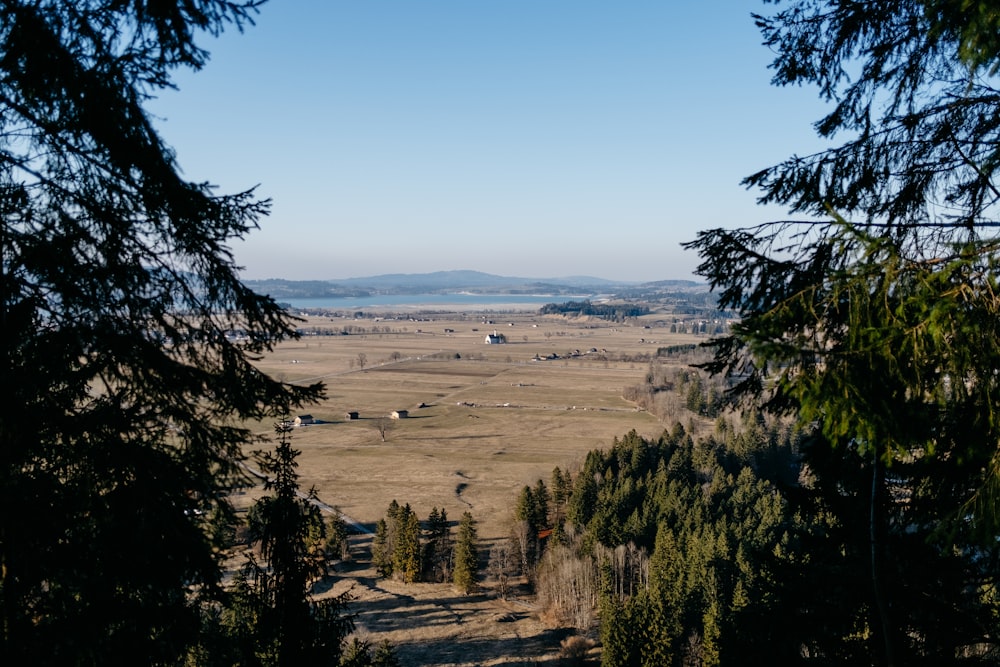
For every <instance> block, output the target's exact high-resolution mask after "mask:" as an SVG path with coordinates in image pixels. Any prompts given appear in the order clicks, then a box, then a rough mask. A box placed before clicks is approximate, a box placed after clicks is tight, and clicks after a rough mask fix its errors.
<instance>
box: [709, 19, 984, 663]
mask: <svg viewBox="0 0 1000 667" xmlns="http://www.w3.org/2000/svg"><path fill="white" fill-rule="evenodd" d="M995 14H996V12H995V11H994V9H993V8H992V6H991V5H989V3H975V2H971V3H964V2H963V3H960V2H952V1H951V0H923V1H916V0H914V1H904V0H899V1H894V2H888V3H841V2H832V1H830V2H814V1H812V0H807V1H806V0H803V1H799V2H792V3H789V4H788V6H786V7H785V8H783V9H781V10H780V11H776V12H775V13H773V14H772V15H771V16H762V17H758V24H759V26H760V27H761V28H762V30H763V34H764V38H765V41H766V43H767V44H768V45H769V46H770V47H771V48H773V49H774V51H775V54H776V56H775V61H774V64H773V65H774V71H775V82H776V83H778V84H782V85H783V84H790V83H798V84H801V83H807V84H815V85H817V86H818V88H819V90H820V92H821V94H822V95H823V96H824V97H825V98H826V99H827V100H829V101H831V102H832V103H833V107H832V111H831V112H830V113H829V115H827V116H826V117H825V118H823V119H821V120H820V121H819V123H817V125H816V127H817V129H818V130H819V132H820V134H822V135H823V136H824V137H827V138H829V139H833V138H834V136H835V135H836V134H837V133H840V135H842V136H847V137H848V139H847V140H845V141H843V142H841V143H839V144H835V145H833V147H831V148H829V149H827V150H824V151H821V152H819V153H817V154H815V155H812V156H809V157H806V158H800V157H793V158H791V159H789V160H788V161H786V162H784V163H781V164H779V165H776V166H774V167H771V168H768V169H764V170H762V171H760V172H758V173H757V174H754V175H752V176H750V177H749V178H748V179H747V181H746V183H747V184H748V185H750V186H754V187H759V188H761V190H762V195H761V201H762V202H765V203H777V204H783V205H786V206H788V207H790V208H791V209H792V210H793V211H795V212H802V213H806V214H809V215H811V216H813V219H809V220H804V221H798V222H795V221H780V222H775V223H773V224H770V225H762V226H757V227H753V228H749V229H736V230H734V229H727V230H721V229H716V230H709V231H706V232H702V233H701V234H700V235H699V237H698V239H697V240H696V241H694V242H693V243H691V244H690V247H693V248H695V249H696V250H698V251H699V253H700V254H701V256H702V260H703V261H702V264H701V265H700V267H699V272H700V273H701V274H702V275H704V276H705V277H706V278H708V280H709V282H710V284H711V285H712V287H713V288H714V289H715V290H717V291H718V292H719V295H720V303H719V305H720V307H721V308H724V309H732V310H734V311H736V312H737V313H738V314H739V317H740V321H739V323H738V324H735V325H734V326H733V327H732V333H731V335H729V336H726V337H723V338H721V339H719V340H717V341H715V342H714V343H713V345H714V348H715V358H714V360H713V361H712V362H711V363H710V364H708V366H707V367H708V368H709V369H710V370H712V371H715V372H728V373H731V374H732V375H734V376H736V377H738V378H739V384H738V385H737V386H736V390H735V393H736V394H738V395H740V396H742V397H743V398H744V399H746V400H748V401H753V402H755V403H757V404H758V405H763V406H766V407H767V408H769V409H770V410H772V411H774V412H778V413H784V414H791V415H794V416H795V417H796V418H797V419H798V420H799V423H800V424H802V425H803V426H804V427H805V428H807V431H808V432H807V437H808V440H807V442H808V444H807V445H806V446H803V448H802V454H803V456H804V457H805V460H806V462H807V463H808V465H809V468H810V470H811V471H812V472H813V474H814V475H815V477H814V481H815V483H814V484H812V485H810V486H809V487H807V488H806V489H805V490H806V491H807V494H808V498H803V509H808V510H810V511H813V512H818V513H826V514H829V515H830V516H831V517H832V519H831V520H832V523H833V524H834V526H835V532H833V533H831V535H830V537H831V543H830V544H829V545H828V546H827V548H828V549H831V550H833V552H834V553H840V554H843V555H844V560H843V561H842V562H841V563H839V564H838V565H839V568H840V569H841V570H842V571H845V572H847V573H858V572H863V573H864V576H865V577H866V578H867V583H866V585H864V586H862V587H860V588H858V587H857V586H855V585H853V584H852V585H849V586H845V587H844V588H843V593H844V594H843V595H841V596H839V597H838V594H837V593H836V592H834V591H830V592H831V593H832V594H833V596H834V597H833V598H832V599H833V600H836V601H837V604H836V609H835V610H830V609H823V610H822V613H823V614H831V613H832V614H833V616H834V617H836V616H837V615H839V618H838V619H837V620H836V621H835V622H831V623H830V626H829V628H830V630H831V631H833V632H837V633H842V634H840V635H839V636H837V637H829V636H828V637H826V638H825V639H823V640H822V641H823V643H824V645H825V646H827V647H829V646H830V645H831V644H836V645H838V646H840V647H844V650H845V651H846V650H848V649H846V647H849V646H851V647H853V646H857V645H858V644H859V642H858V639H857V638H858V637H859V636H863V637H865V641H864V642H860V645H861V647H860V649H859V650H857V651H855V652H853V653H851V657H852V659H853V660H857V661H864V662H877V663H880V664H889V665H891V664H902V663H914V662H918V661H927V662H928V663H945V662H953V661H955V660H958V658H957V657H956V656H965V657H966V659H968V660H969V661H972V662H974V661H976V660H981V659H982V658H983V656H984V655H985V654H986V653H987V652H988V651H990V650H995V647H996V639H995V637H996V625H995V621H991V620H989V619H995V618H996V614H997V612H998V604H997V602H996V601H995V600H992V599H988V598H984V597H983V596H982V595H981V594H980V593H979V591H981V590H983V589H984V587H991V586H992V585H993V583H992V582H993V575H992V573H990V572H988V571H987V570H985V569H984V568H983V567H982V563H983V562H986V561H990V560H991V559H995V558H996V557H997V556H998V554H997V539H996V538H997V535H998V534H1000V518H998V517H1000V514H998V513H997V511H996V508H997V507H998V506H1000V505H998V503H997V499H998V497H1000V449H998V447H997V442H998V441H1000V419H998V417H997V413H996V410H995V405H996V404H997V402H998V399H1000V377H998V375H997V373H996V371H995V369H996V367H997V365H998V363H1000V328H998V327H1000V325H998V323H1000V318H998V314H1000V299H998V298H997V296H996V295H997V290H996V283H997V276H998V271H997V267H998V261H1000V251H998V248H1000V243H998V241H1000V237H998V235H997V234H996V226H997V221H996V204H997V203H998V201H1000V197H998V194H997V192H998V188H997V184H996V177H997V173H998V169H1000V166H998V165H1000V161H998V159H997V146H998V145H1000V141H998V132H1000V129H998V125H997V124H996V123H995V122H994V119H995V118H996V116H997V110H998V109H1000V92H998V88H1000V87H998V85H997V71H998V70H997V65H998V63H1000V49H998V44H1000V42H998V40H997V38H996V33H995V30H994V28H995V24H996V21H995ZM848 72H850V73H852V74H855V76H848ZM816 216H819V217H820V219H818V220H817V219H816ZM928 574H931V576H928ZM829 581H830V580H829V578H821V579H819V580H817V581H816V582H814V584H813V586H814V587H820V588H821V587H824V586H825V585H826V584H827V583H828V582H829ZM845 581H852V580H851V579H845ZM946 581H951V582H957V581H964V582H965V584H964V585H957V586H951V585H950V584H946V583H945V582H946ZM864 589H867V591H868V595H860V596H855V595H854V591H856V590H864ZM817 597H819V596H817ZM937 600H947V601H948V602H947V603H944V604H941V605H939V604H938V603H937V602H936V601H937ZM932 601H935V602H932ZM804 604H806V605H807V607H806V609H808V611H809V613H813V614H816V615H819V614H820V613H821V610H820V609H817V607H819V606H820V605H809V604H808V603H807V602H806V603H804ZM945 609H947V610H948V611H947V612H946V611H945ZM859 612H860V618H859V616H858V614H859ZM859 627H860V628H864V629H865V630H864V632H862V633H861V634H860V635H859V633H858V628H859ZM827 651H831V649H829V648H828V649H827ZM827 654H828V655H832V654H833V653H832V652H831V653H827Z"/></svg>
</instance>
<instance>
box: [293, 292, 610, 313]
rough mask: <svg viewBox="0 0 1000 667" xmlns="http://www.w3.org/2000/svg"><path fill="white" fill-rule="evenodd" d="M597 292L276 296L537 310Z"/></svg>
mask: <svg viewBox="0 0 1000 667" xmlns="http://www.w3.org/2000/svg"><path fill="white" fill-rule="evenodd" d="M593 298H594V295H590V294H583V295H565V294H547V295H546V294H468V293H456V294H376V295H372V296H362V297H350V298H344V297H320V298H314V299H276V300H277V301H278V302H280V303H287V304H290V305H291V306H292V307H293V308H303V309H308V308H324V309H327V310H371V309H373V308H378V309H391V308H398V309H400V310H404V309H405V310H412V309H417V308H456V309H485V310H489V309H493V310H514V309H518V310H536V309H538V308H541V307H542V306H544V305H545V304H547V303H565V302H567V301H581V300H583V299H593Z"/></svg>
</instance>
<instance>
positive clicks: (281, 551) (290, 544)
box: [226, 423, 351, 667]
mask: <svg viewBox="0 0 1000 667" xmlns="http://www.w3.org/2000/svg"><path fill="white" fill-rule="evenodd" d="M276 429H277V431H278V434H279V442H278V445H277V446H276V448H275V450H274V452H263V453H260V454H259V455H258V459H259V465H260V469H261V471H262V472H263V473H264V474H265V475H267V479H266V481H265V483H264V490H265V492H270V494H269V495H265V496H264V497H262V498H261V499H259V500H258V501H257V502H256V503H255V504H254V508H253V511H252V512H251V514H250V522H249V523H250V525H249V532H250V535H251V540H252V543H253V544H254V545H255V546H257V547H258V548H259V551H260V556H261V558H262V559H263V560H262V562H260V563H258V562H257V560H256V558H255V557H254V556H253V555H252V554H251V555H249V556H248V557H247V562H246V564H245V566H244V568H243V570H242V572H241V575H240V577H239V578H238V579H237V582H236V587H235V590H234V591H233V594H232V604H231V606H230V607H229V609H228V617H227V619H226V626H227V627H228V629H229V634H230V636H231V637H232V638H233V639H234V641H235V644H236V647H237V649H236V654H237V655H236V658H237V659H236V662H237V663H238V664H259V665H262V666H273V667H291V666H292V665H303V664H314V665H330V666H335V665H337V663H338V662H339V658H340V651H341V645H342V643H343V640H344V638H345V637H346V635H347V633H348V632H349V631H350V629H351V623H350V620H349V619H347V618H346V617H344V616H343V615H341V614H340V610H341V608H342V606H343V605H344V603H345V598H344V597H338V598H332V599H327V600H323V601H318V600H314V599H313V598H312V597H311V595H310V593H309V587H310V585H311V582H312V581H313V580H314V579H316V578H318V577H320V576H322V575H323V574H324V571H323V561H322V555H319V556H317V552H316V551H315V549H314V548H313V547H314V543H315V542H316V539H315V533H316V530H317V528H318V529H319V530H320V532H322V528H323V526H324V522H323V517H322V516H321V515H320V511H319V508H318V507H317V506H316V504H315V502H314V501H315V491H314V490H310V491H309V493H308V494H307V496H306V497H305V498H300V497H299V493H298V491H299V485H298V473H297V472H296V471H295V468H296V467H297V465H298V464H297V463H296V461H295V459H296V458H297V457H298V454H299V452H298V451H297V450H295V449H293V448H292V447H291V443H290V442H289V439H288V433H289V430H290V427H288V426H287V425H286V423H281V424H279V425H278V426H277V427H276Z"/></svg>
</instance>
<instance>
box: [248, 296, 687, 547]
mask: <svg viewBox="0 0 1000 667" xmlns="http://www.w3.org/2000/svg"><path fill="white" fill-rule="evenodd" d="M672 321H673V320H672V317H669V316H666V315H650V316H647V317H645V318H642V319H640V320H636V321H634V322H631V323H629V324H624V325H622V324H614V323H610V322H605V321H601V320H594V319H580V320H572V319H566V318H563V317H551V316H546V317H543V316H538V315H534V314H532V313H527V312H505V313H495V312H494V313H486V314H477V313H470V312H463V313H433V314H427V313H421V314H414V315H403V316H397V317H395V318H391V317H388V316H386V317H380V318H370V317H369V318H363V319H354V318H353V317H337V316H334V317H331V316H309V317H307V318H306V319H305V321H304V322H302V323H301V327H302V330H303V332H304V334H305V335H304V336H303V338H302V339H301V340H299V341H295V342H289V343H286V344H283V345H281V346H280V347H278V349H276V350H275V352H274V353H273V354H271V355H269V356H268V357H267V358H265V359H263V360H262V361H261V362H260V364H259V365H260V367H261V368H262V369H264V370H265V371H267V372H269V373H271V374H272V375H274V376H276V377H280V378H282V379H284V380H286V381H289V382H294V383H308V382H315V381H322V382H324V383H325V384H326V386H327V398H326V399H325V400H324V401H323V402H321V403H320V404H318V405H315V406H312V407H311V408H309V410H308V414H309V415H311V416H312V417H313V418H314V419H315V420H316V421H317V422H318V423H315V424H311V425H306V426H302V427H300V428H297V429H295V430H294V431H293V434H292V443H293V445H294V446H295V447H296V448H297V449H299V450H301V452H302V454H301V455H300V457H299V472H300V474H301V482H302V486H303V488H308V487H310V486H315V487H316V489H317V491H318V494H319V497H320V498H321V499H322V500H323V501H324V502H326V503H327V504H330V505H335V506H337V507H339V508H340V509H341V511H342V512H343V513H344V514H346V515H347V516H348V517H350V518H352V519H354V520H356V521H358V522H360V523H362V524H368V525H372V524H374V522H375V521H376V520H378V519H379V518H380V517H381V516H382V515H383V513H384V511H385V508H386V506H387V505H388V504H389V501H391V500H392V499H393V498H395V499H397V500H398V501H399V502H400V503H401V504H402V503H410V505H411V506H412V507H413V509H414V510H415V511H416V512H417V514H418V516H420V517H426V516H427V514H428V513H429V512H430V510H431V508H432V507H438V508H444V509H446V510H447V512H448V515H449V517H451V518H452V519H453V520H455V519H457V518H458V517H460V516H461V513H462V512H463V511H466V510H469V511H471V512H472V514H473V516H474V517H475V518H476V520H477V521H478V522H479V530H480V536H481V537H483V538H486V539H489V538H492V537H497V536H500V535H503V534H505V533H506V532H507V523H508V520H509V515H510V507H511V505H512V503H513V501H514V499H515V498H516V494H517V493H518V491H519V490H520V489H521V487H523V486H524V485H525V484H533V483H534V482H535V481H536V480H537V479H538V478H540V477H541V478H543V479H545V480H546V481H548V479H549V476H550V474H551V472H552V469H553V467H555V466H559V467H561V468H563V469H571V470H572V469H573V468H574V466H576V465H578V464H579V463H580V462H582V460H583V457H585V455H586V453H587V452H588V451H589V450H591V449H594V448H602V447H607V446H610V444H611V442H612V439H613V438H614V437H615V436H621V435H623V434H624V433H626V432H628V431H629V430H630V429H635V430H636V431H637V432H639V433H640V434H642V435H648V436H654V435H657V434H659V433H660V432H661V431H662V430H663V428H664V427H665V425H664V424H662V423H660V422H659V421H658V420H657V419H656V418H655V417H654V416H652V415H650V414H649V413H647V412H645V411H641V410H638V409H637V408H636V406H635V405H634V404H632V403H630V402H628V401H626V400H624V399H623V398H622V389H623V388H624V387H625V386H627V385H634V384H637V383H640V382H642V381H643V378H644V377H645V374H646V371H647V369H648V366H649V362H648V361H647V355H648V356H653V355H655V353H656V349H657V348H658V347H663V346H668V345H677V344H683V343H691V342H699V341H701V340H704V338H703V337H696V336H692V335H687V334H672V333H670V323H671V322H672ZM345 330H346V331H350V332H351V333H349V334H348V335H344V334H342V333H341V332H343V331H345ZM494 331H496V332H497V333H501V334H504V335H505V336H506V338H507V341H508V342H507V343H506V344H501V345H495V344H494V345H488V344H486V343H485V342H484V341H485V338H486V335H487V334H488V333H493V332H494ZM316 332H320V333H322V334H324V335H314V334H315V333H316ZM398 410H407V411H408V413H409V417H408V418H405V419H398V420H392V422H391V423H390V428H389V430H388V431H387V433H386V441H385V442H382V440H381V437H380V434H379V432H378V431H377V430H376V428H375V425H376V422H377V421H378V420H379V418H383V417H385V416H387V415H389V414H390V413H391V412H392V411H398ZM351 411H354V412H357V413H358V416H359V418H358V419H357V420H348V419H347V416H346V415H347V413H348V412H351ZM295 416H297V415H291V417H295ZM269 428H270V426H269V425H266V424H262V425H261V429H262V432H267V430H268V429H269Z"/></svg>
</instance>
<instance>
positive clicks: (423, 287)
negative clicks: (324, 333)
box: [244, 270, 706, 299]
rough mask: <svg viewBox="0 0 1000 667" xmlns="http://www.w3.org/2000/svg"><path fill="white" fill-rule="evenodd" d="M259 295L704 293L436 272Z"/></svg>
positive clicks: (261, 289) (672, 286) (294, 284)
mask: <svg viewBox="0 0 1000 667" xmlns="http://www.w3.org/2000/svg"><path fill="white" fill-rule="evenodd" d="M244 282H245V283H246V284H247V286H249V287H250V288H251V289H253V290H254V291H255V292H257V293H259V294H267V295H270V296H271V297H272V298H275V299H288V298H297V299H308V298H321V297H361V296H370V295H372V294H430V293H435V292H459V291H462V292H478V293H483V294H486V293H489V294H553V295H557V294H579V293H581V292H617V291H620V290H622V291H634V290H637V289H638V290H641V291H645V290H671V291H687V290H699V289H700V290H704V289H706V287H705V285H701V284H699V283H696V282H694V281H691V280H659V281H654V282H646V283H642V282H635V281H632V282H628V281H614V280H607V279H605V278H595V277H593V276H566V277H562V278H520V277H514V276H497V275H493V274H490V273H483V272H482V271H467V270H460V271H435V272H433V273H390V274H383V275H378V276H368V277H365V278H343V279H337V280H284V279H280V278H271V279H267V280H245V281H244Z"/></svg>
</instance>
